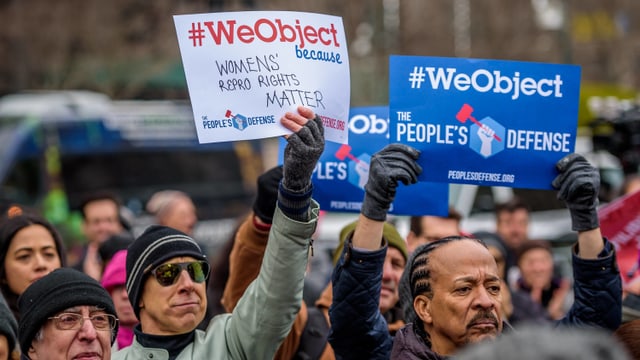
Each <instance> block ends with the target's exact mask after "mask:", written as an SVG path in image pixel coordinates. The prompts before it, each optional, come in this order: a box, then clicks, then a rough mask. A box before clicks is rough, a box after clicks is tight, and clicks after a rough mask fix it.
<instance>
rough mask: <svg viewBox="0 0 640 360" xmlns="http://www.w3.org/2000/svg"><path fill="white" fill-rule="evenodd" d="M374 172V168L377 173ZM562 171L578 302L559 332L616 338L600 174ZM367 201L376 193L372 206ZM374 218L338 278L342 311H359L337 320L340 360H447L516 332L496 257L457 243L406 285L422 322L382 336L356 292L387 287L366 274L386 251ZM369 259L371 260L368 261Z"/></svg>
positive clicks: (411, 265) (576, 159)
mask: <svg viewBox="0 0 640 360" xmlns="http://www.w3.org/2000/svg"><path fill="white" fill-rule="evenodd" d="M405 160H406V159H405ZM394 164H395V162H394ZM374 166H375V165H374V163H373V161H372V166H371V168H372V171H373V169H374ZM390 166H391V167H392V166H393V165H390ZM386 169H387V170H388V169H389V167H386ZM556 169H557V170H558V176H557V177H556V178H555V179H554V181H553V182H552V185H553V187H554V188H556V189H557V190H558V199H559V200H562V201H564V202H565V204H566V206H567V207H568V208H569V210H570V214H571V220H572V228H573V230H574V231H577V232H578V242H577V244H575V246H574V247H573V255H572V262H573V269H574V294H575V301H574V304H573V306H572V308H571V309H570V310H569V312H568V313H567V315H566V316H565V317H564V318H562V319H560V320H558V321H557V322H556V324H558V325H569V326H585V327H600V328H604V329H606V330H609V331H613V330H615V329H616V328H617V327H618V326H619V325H620V320H621V295H622V286H621V280H620V275H619V271H618V268H617V266H616V260H615V250H614V248H613V246H612V244H611V243H610V242H608V241H607V240H606V239H604V238H603V237H602V234H601V232H600V227H599V222H598V216H597V206H598V190H599V186H600V178H599V175H598V171H597V170H596V169H595V168H594V167H593V166H591V165H590V164H589V163H588V162H587V161H586V160H585V158H584V157H582V156H581V155H578V154H570V155H567V156H565V157H564V158H562V159H561V160H559V161H558V163H557V164H556ZM398 179H399V178H398ZM371 190H373V188H371ZM391 193H393V192H391ZM367 196H369V192H367V194H366V195H365V203H367V201H366V197H367ZM378 198H379V197H378ZM363 208H364V205H363ZM368 214H370V213H365V212H364V211H363V212H362V214H361V219H363V220H364V221H361V223H362V224H361V225H362V228H363V229H364V230H361V229H358V228H357V229H356V232H355V234H354V235H353V238H352V244H351V246H350V247H349V248H348V247H345V251H344V253H343V259H344V260H343V261H342V262H340V263H339V264H338V266H337V267H336V269H335V271H334V278H333V282H334V304H335V301H337V300H338V299H341V300H342V302H343V303H344V304H349V305H350V309H351V311H350V312H346V311H342V312H340V315H341V317H337V316H336V317H335V319H334V317H332V319H331V322H332V331H333V334H332V337H331V340H332V345H333V347H334V350H335V351H336V354H338V353H339V354H340V358H342V359H350V358H351V359H355V358H358V352H357V351H362V350H361V348H370V349H376V352H375V353H374V354H373V356H371V357H370V358H376V359H388V358H392V359H445V358H447V357H449V356H452V355H454V354H455V353H456V352H457V351H458V350H459V349H461V348H463V347H464V346H465V345H467V344H470V343H476V342H480V341H483V340H487V339H494V338H496V337H497V336H499V335H500V334H501V333H502V331H503V330H506V329H508V328H509V325H508V324H507V323H505V322H504V320H503V319H502V317H501V314H500V303H501V294H500V277H499V274H498V269H497V265H496V262H495V260H494V258H493V256H491V253H490V252H489V250H488V249H487V248H486V246H485V245H484V243H482V242H481V241H480V240H477V239H473V238H469V237H464V236H454V237H447V238H444V239H441V240H439V241H436V242H433V243H430V244H425V245H423V246H421V247H419V248H417V249H416V251H415V252H414V253H413V255H412V257H411V258H410V259H409V262H408V263H407V267H406V268H405V273H404V274H403V278H404V279H403V280H405V281H408V282H409V283H410V286H409V288H410V293H411V294H410V296H411V298H412V300H413V310H414V312H415V315H416V320H415V322H414V323H411V324H407V325H406V326H405V327H404V328H402V329H401V330H400V331H398V332H397V333H396V335H395V338H394V339H391V337H390V336H389V335H388V334H385V333H384V332H380V331H375V330H374V329H378V328H379V327H380V326H381V324H382V323H383V319H381V318H380V316H377V315H376V313H375V311H374V310H375V309H374V308H373V307H372V306H371V305H370V304H369V302H367V301H365V300H366V299H364V298H362V297H360V298H354V297H353V295H354V291H350V290H349V289H348V286H352V287H354V288H355V286H356V285H354V284H353V283H352V282H353V281H354V279H355V280H356V281H358V282H363V283H366V284H370V286H380V280H379V278H380V276H379V274H380V271H379V270H378V269H377V268H376V267H374V266H369V267H368V268H366V269H365V268H363V267H361V265H362V263H365V262H367V263H374V262H375V261H376V254H377V253H378V252H384V250H385V244H381V243H380V240H379V239H380V237H379V235H378V230H377V227H378V226H379V225H377V222H379V221H381V217H370V216H368ZM367 230H368V231H367ZM359 231H360V232H359ZM363 236H364V237H363ZM366 236H368V238H367V237H366ZM356 249H357V250H356ZM364 250H369V251H364ZM361 253H364V254H366V255H367V257H366V258H365V260H364V261H363V260H362V257H361ZM354 260H357V261H354ZM370 293H371V294H375V293H376V291H371V292H370ZM337 337H340V339H336V338H337ZM343 337H344V338H343ZM349 337H351V338H353V337H355V338H357V339H358V341H360V344H362V345H361V346H358V349H356V350H354V351H350V350H349V348H348V347H346V346H340V344H346V343H347V342H348V341H349ZM389 343H393V347H392V349H390V345H389Z"/></svg>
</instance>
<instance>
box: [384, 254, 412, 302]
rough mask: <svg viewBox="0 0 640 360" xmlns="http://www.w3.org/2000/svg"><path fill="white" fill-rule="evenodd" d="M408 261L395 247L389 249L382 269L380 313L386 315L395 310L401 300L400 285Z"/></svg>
mask: <svg viewBox="0 0 640 360" xmlns="http://www.w3.org/2000/svg"><path fill="white" fill-rule="evenodd" d="M405 263H406V260H405V259H404V256H402V252H400V250H398V249H396V248H395V247H391V246H389V248H387V256H386V257H385V259H384V268H383V269H382V290H381V291H380V312H381V313H383V314H384V313H386V312H387V311H389V310H390V309H391V308H393V307H394V306H395V305H396V303H397V302H398V299H399V298H400V295H399V292H398V285H399V284H400V278H401V277H402V272H403V271H404V265H405Z"/></svg>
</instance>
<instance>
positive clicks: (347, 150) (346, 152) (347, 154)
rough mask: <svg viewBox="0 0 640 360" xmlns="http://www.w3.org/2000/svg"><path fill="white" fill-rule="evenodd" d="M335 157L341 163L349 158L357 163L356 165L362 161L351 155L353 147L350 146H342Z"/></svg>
mask: <svg viewBox="0 0 640 360" xmlns="http://www.w3.org/2000/svg"><path fill="white" fill-rule="evenodd" d="M335 155H336V158H338V160H340V161H344V160H345V159H346V158H349V159H351V160H353V161H355V162H356V163H359V162H360V159H358V158H357V157H355V156H353V154H352V153H351V146H349V144H342V146H340V148H339V149H338V151H336V154H335Z"/></svg>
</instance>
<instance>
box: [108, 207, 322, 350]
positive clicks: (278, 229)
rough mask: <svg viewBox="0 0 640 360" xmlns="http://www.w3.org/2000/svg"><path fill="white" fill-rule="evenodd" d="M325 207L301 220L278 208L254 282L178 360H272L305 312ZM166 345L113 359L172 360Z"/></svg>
mask: <svg viewBox="0 0 640 360" xmlns="http://www.w3.org/2000/svg"><path fill="white" fill-rule="evenodd" d="M318 212H319V207H318V204H317V203H316V202H315V201H312V203H311V214H312V218H311V220H309V221H308V222H298V221H294V220H291V219H289V218H287V217H286V216H285V215H284V214H283V213H282V211H281V210H280V209H279V208H277V209H276V212H275V215H274V218H273V225H272V227H271V232H270V235H269V236H270V238H269V241H268V244H267V248H266V252H265V255H264V259H263V262H262V267H261V269H260V273H259V275H258V277H257V278H256V279H255V281H253V282H252V283H251V285H249V287H248V288H247V290H246V292H245V293H244V295H243V296H242V297H241V298H240V300H239V302H238V304H237V306H236V307H235V309H234V310H233V313H231V314H222V315H218V316H216V317H214V318H213V319H211V321H210V323H209V326H208V327H207V329H206V331H202V330H195V331H196V334H195V337H194V340H193V342H192V343H190V344H189V345H187V346H186V347H185V348H184V349H183V350H182V352H180V354H179V355H178V357H177V360H188V359H202V360H205V359H206V360H217V359H225V360H227V359H229V360H239V359H251V360H255V359H265V360H266V359H272V358H273V356H274V354H275V352H276V349H278V347H279V346H280V343H281V342H282V341H283V339H284V338H285V337H286V336H287V334H288V333H289V331H290V330H291V325H292V323H293V320H294V318H295V316H296V314H297V313H298V311H299V310H300V304H301V303H302V289H303V284H304V272H305V270H306V267H307V257H308V251H309V244H310V239H311V235H312V234H313V233H314V231H315V228H316V224H317V219H318ZM168 356H169V354H168V352H167V351H166V350H165V349H157V348H145V347H143V346H142V345H141V344H140V343H139V342H138V341H136V340H134V342H133V344H132V345H131V346H129V347H127V348H125V349H122V350H120V351H118V352H116V353H114V354H113V356H112V359H114V360H120V359H126V360H134V359H135V360H137V359H153V360H167V359H168Z"/></svg>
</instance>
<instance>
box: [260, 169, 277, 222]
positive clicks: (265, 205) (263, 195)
mask: <svg viewBox="0 0 640 360" xmlns="http://www.w3.org/2000/svg"><path fill="white" fill-rule="evenodd" d="M280 180H282V165H278V166H276V167H273V168H271V169H269V170H268V171H267V172H265V173H264V174H262V175H260V176H258V194H257V195H256V199H255V201H254V202H253V212H254V213H255V214H256V216H257V217H259V218H260V220H262V221H263V222H265V223H267V224H271V222H272V221H273V214H274V213H275V211H276V203H277V202H278V186H279V185H280Z"/></svg>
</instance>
